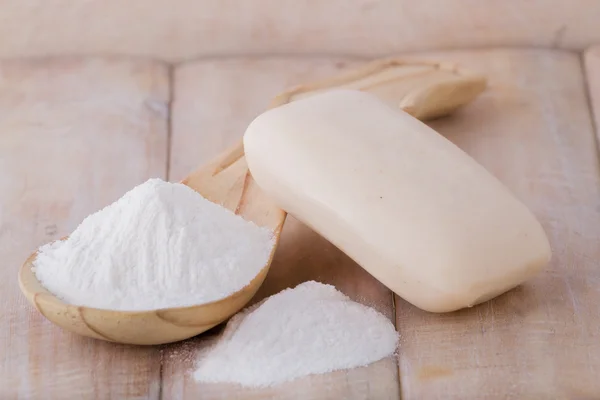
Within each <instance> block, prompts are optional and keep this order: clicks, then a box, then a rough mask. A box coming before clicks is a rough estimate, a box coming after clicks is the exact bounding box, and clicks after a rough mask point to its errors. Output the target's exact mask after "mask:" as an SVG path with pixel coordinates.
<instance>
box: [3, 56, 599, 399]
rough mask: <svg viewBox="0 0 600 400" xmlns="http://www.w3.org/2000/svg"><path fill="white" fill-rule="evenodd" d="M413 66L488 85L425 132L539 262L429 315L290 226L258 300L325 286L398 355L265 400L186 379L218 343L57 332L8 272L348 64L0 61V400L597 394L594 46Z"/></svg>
mask: <svg viewBox="0 0 600 400" xmlns="http://www.w3.org/2000/svg"><path fill="white" fill-rule="evenodd" d="M423 57H425V58H432V59H436V60H439V59H448V60H452V61H458V62H460V63H462V64H463V65H465V66H466V67H470V68H472V69H474V70H476V71H480V72H482V73H484V74H486V75H487V76H488V77H489V79H490V87H489V90H488V91H487V92H486V93H485V94H484V95H482V96H481V98H480V99H478V100H477V101H476V102H475V103H473V104H472V105H470V106H469V107H467V108H465V109H464V110H462V111H460V112H459V113H457V114H456V115H454V116H453V117H450V118H446V119H443V120H438V121H435V122H433V123H432V126H433V127H434V128H435V129H437V130H439V132H440V133H442V134H444V135H446V136H447V137H448V138H450V139H451V140H452V141H453V142H455V143H456V144H458V145H459V146H460V147H462V148H463V149H465V150H466V151H467V152H468V153H469V154H471V155H472V156H473V157H475V158H476V159H477V160H478V161H480V162H481V163H482V164H483V165H484V166H485V167H487V168H488V169H489V170H490V171H491V172H492V173H493V174H495V175H496V176H497V177H498V178H499V179H501V180H502V181H503V182H504V183H505V184H506V185H508V186H509V187H510V188H511V189H512V190H513V191H514V193H515V194H516V195H517V197H519V198H520V199H521V200H522V201H524V202H525V203H526V204H527V205H528V206H530V207H531V209H532V210H533V211H534V213H535V214H536V215H537V216H538V217H539V218H540V220H541V221H542V223H543V225H544V227H545V229H546V230H547V233H548V235H549V238H550V240H551V243H552V246H553V251H554V258H553V260H552V262H551V264H550V265H549V266H548V268H547V269H546V270H545V271H544V272H543V273H542V274H541V275H540V276H538V277H537V278H535V279H533V280H531V281H530V282H528V283H526V284H525V285H523V286H521V287H519V288H517V289H515V290H512V291H511V292H509V293H508V294H505V295H503V296H500V297H498V298H496V299H494V300H492V301H490V302H487V303H485V304H482V305H480V306H477V307H474V308H472V309H468V310H463V311H459V312H455V313H450V314H443V315H438V314H429V313H426V312H423V311H420V310H419V309H417V308H415V307H413V306H411V305H409V304H408V303H406V302H405V301H403V300H402V299H400V298H398V297H395V296H394V295H393V294H392V293H391V292H390V291H389V290H388V289H386V288H385V287H384V286H382V285H381V284H380V283H378V282H377V281H376V280H375V279H374V278H372V277H371V276H370V275H369V274H368V273H367V272H365V271H364V270H362V269H361V268H360V267H358V266H357V265H356V264H355V263H354V262H352V261H351V260H350V259H348V258H347V257H346V256H345V255H344V254H342V253H341V252H340V251H338V250H337V249H336V248H335V247H334V246H332V245H331V244H329V243H328V242H326V241H325V240H324V239H322V238H321V237H319V236H318V235H317V234H315V233H314V232H312V231H310V230H309V229H308V228H306V227H305V226H303V225H302V224H301V223H299V222H298V221H296V220H294V219H293V218H291V217H290V218H289V219H288V221H287V222H286V225H285V228H284V232H283V235H282V241H281V245H280V248H279V249H278V252H277V256H276V259H275V261H274V263H273V267H272V270H271V271H270V273H269V276H268V278H267V281H266V283H265V284H264V286H263V287H262V288H261V290H260V292H259V294H258V295H257V298H256V299H257V300H258V299H260V298H263V297H264V296H267V295H270V294H273V293H276V292H278V291H279V290H281V289H283V288H286V287H289V286H294V285H296V284H298V283H300V282H303V281H305V280H310V279H314V280H318V281H322V282H327V283H332V284H334V285H336V287H337V288H338V289H340V290H341V291H343V292H344V293H346V294H348V295H349V296H351V297H352V298H353V299H355V300H357V301H360V302H362V303H365V304H368V305H370V306H373V307H375V308H376V309H378V310H379V311H381V312H383V313H384V314H385V315H387V316H388V317H389V318H390V319H391V320H392V321H394V322H395V324H396V327H397V329H398V331H399V332H400V334H401V345H400V348H399V351H398V356H397V357H394V358H389V359H385V360H382V361H380V362H377V363H375V364H372V365H370V366H368V367H365V368H359V369H355V370H350V371H339V372H335V373H331V374H326V375H321V376H314V377H308V378H304V379H299V380H297V381H294V382H291V383H289V384H284V385H281V386H279V387H276V388H272V389H268V390H247V389H243V388H240V387H237V386H234V385H205V384H202V385H200V384H196V383H195V382H194V381H193V379H192V378H191V377H190V374H189V373H190V371H191V370H192V369H193V365H194V360H195V358H196V356H197V353H198V352H199V351H201V350H202V349H203V348H205V347H206V346H207V345H209V344H210V343H211V341H212V340H214V338H215V337H216V335H217V334H218V332H219V330H218V329H216V330H213V331H211V332H209V333H207V334H205V335H201V336H199V337H196V338H193V339H190V340H187V341H185V342H182V343H177V344H171V345H166V346H156V347H134V346H124V345H115V344H110V343H106V342H101V341H96V340H91V339H86V338H82V337H77V336H75V335H72V334H70V333H67V332H64V331H62V330H60V329H59V328H56V327H54V326H53V325H52V324H50V323H49V322H48V321H46V320H45V319H44V318H43V317H42V316H41V315H39V314H38V313H37V312H36V311H35V310H34V309H33V308H31V307H30V306H29V305H28V304H27V303H26V301H25V299H24V297H23V296H22V295H21V294H20V292H19V289H18V286H17V280H16V275H17V270H18V267H19V265H20V264H21V263H22V262H23V261H24V260H25V258H26V257H27V256H28V255H29V254H30V253H31V252H32V251H34V250H35V249H36V247H38V246H39V245H41V244H43V243H45V242H48V241H50V240H54V239H57V238H59V237H61V236H62V235H65V234H68V233H69V232H70V231H72V230H73V229H74V228H75V227H76V226H77V224H78V223H79V222H80V221H81V220H82V218H83V217H85V216H86V215H87V214H89V213H91V212H93V211H95V210H97V209H99V208H100V207H102V206H104V205H106V204H109V203H110V202H112V201H114V200H116V199H117V198H119V197H120V196H121V195H122V194H123V193H124V192H125V191H126V190H128V189H130V188H131V187H133V186H134V185H136V184H139V183H141V182H143V181H144V180H145V179H147V178H149V177H161V178H164V179H169V180H172V181H176V180H178V179H180V178H182V177H183V176H185V175H186V174H187V172H189V171H190V170H191V169H193V168H194V167H196V166H197V165H199V164H202V163H203V162H206V161H207V160H208V159H209V158H210V157H211V156H213V155H214V154H215V153H217V152H218V151H220V150H222V149H224V148H225V147H227V146H228V145H230V144H232V143H233V142H234V141H235V140H236V139H238V138H239V137H240V136H241V134H242V133H243V131H244V129H245V126H246V125H247V124H248V122H249V121H250V120H251V119H252V118H253V117H254V116H256V115H257V114H258V113H259V112H261V111H262V110H263V109H264V108H265V107H266V105H267V104H268V102H269V100H270V98H271V97H272V96H273V95H275V94H277V93H278V92H280V91H281V90H283V89H284V88H286V87H289V86H290V85H293V84H297V83H301V82H304V81H309V80H312V79H314V78H317V77H324V76H327V75H330V74H332V73H335V72H336V71H339V70H341V69H344V68H348V67H352V66H357V65H359V64H361V63H362V62H363V60H359V59H330V58H257V59H249V58H241V59H240V58H236V59H221V60H204V61H197V62H194V61H191V62H188V63H185V64H182V65H174V66H172V65H166V64H163V63H160V62H155V61H148V60H141V59H127V58H56V59H38V60H31V61H0V259H1V260H2V264H1V267H0V300H1V301H2V304H3V307H2V309H1V311H0V398H1V399H13V398H22V399H67V398H69V399H75V398H76V399H87V398H93V399H108V398H111V399H123V398H128V399H130V398H131V399H184V398H194V399H196V398H201V399H233V398H245V399H265V398H273V399H398V398H400V397H402V398H404V399H438V398H439V399H457V400H458V399H505V398H514V399H522V398H527V399H550V398H552V399H563V398H564V399H593V398H600V313H599V312H598V307H597V304H598V303H600V170H599V159H598V147H597V139H596V133H597V132H595V131H594V129H595V128H594V127H595V123H594V116H596V121H598V120H600V49H595V50H591V51H589V52H588V53H587V54H585V55H581V54H576V53H570V52H565V51H559V50H533V49H531V50H524V49H497V50H480V51H463V52H455V53H443V54H440V53H438V54H425V55H419V58H423Z"/></svg>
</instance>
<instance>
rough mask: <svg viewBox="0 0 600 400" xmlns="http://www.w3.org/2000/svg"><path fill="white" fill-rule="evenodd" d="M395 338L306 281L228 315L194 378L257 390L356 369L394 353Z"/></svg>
mask: <svg viewBox="0 0 600 400" xmlns="http://www.w3.org/2000/svg"><path fill="white" fill-rule="evenodd" d="M397 342H398V334H397V333H396V330H395V329H394V326H393V325H392V323H391V322H390V321H389V320H388V319H387V318H386V317H385V316H383V315H382V314H380V313H378V312H377V311H375V310H374V309H372V308H370V307H367V306H364V305H362V304H359V303H355V302H353V301H351V300H350V299H349V298H348V297H346V296H345V295H344V294H342V293H341V292H339V291H337V290H336V289H335V288H334V287H333V286H331V285H325V284H321V283H318V282H314V281H310V282H305V283H303V284H301V285H298V286H297V287H295V288H294V289H287V290H284V291H282V292H280V293H278V294H276V295H273V296H271V297H269V298H268V299H266V300H265V301H263V302H262V303H261V304H258V305H256V306H254V307H251V308H249V309H247V310H244V311H243V312H241V313H239V314H237V315H236V316H234V317H233V318H232V319H231V320H230V321H229V323H228V324H227V327H226V328H225V331H224V332H223V334H222V336H221V338H220V339H219V341H218V342H217V343H216V344H215V345H214V346H213V347H212V348H211V349H209V350H208V351H207V352H206V353H205V354H202V355H201V356H200V359H199V361H198V364H197V369H196V371H195V372H194V378H195V379H196V380H197V381H200V382H231V383H239V384H241V385H244V386H251V387H264V386H272V385H276V384H279V383H282V382H286V381H290V380H293V379H295V378H299V377H301V376H305V375H310V374H319V373H326V372H331V371H335V370H340V369H347V368H354V367H360V366H364V365H367V364H370V363H372V362H375V361H378V360H380V359H382V358H385V357H387V356H389V355H391V354H393V353H394V351H395V349H396V345H397Z"/></svg>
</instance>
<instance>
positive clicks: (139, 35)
mask: <svg viewBox="0 0 600 400" xmlns="http://www.w3.org/2000/svg"><path fill="white" fill-rule="evenodd" d="M0 10H2V12H1V13H0V57H11V58H12V57H24V56H43V55H64V54H80V55H81V54H84V55H90V54H93V55H107V54H110V55H113V54H129V55H138V56H149V57H154V58H158V59H161V60H168V61H182V60H189V59H192V58H197V57H203V58H205V57H209V56H222V55H252V54H253V55H264V54H290V53H293V54H311V55H315V54H321V55H323V54H329V55H347V54H352V55H361V56H362V55H369V56H381V55H387V54H393V53H400V52H406V51H423V50H431V49H452V48H472V47H484V46H545V47H558V48H568V49H577V50H581V49H583V48H585V47H586V46H588V45H590V44H591V43H593V42H598V41H600V29H598V20H600V4H599V3H598V1H597V0H527V1H523V0H503V1H481V0H452V1H443V0H423V1H420V2H419V3H418V4H415V2H414V1H412V0H354V1H352V2H351V3H349V2H348V1H346V0H328V1H322V0H302V1H298V0H254V1H252V2H244V1H242V2H240V1H236V0H128V1H127V2H123V1H122V0H103V1H81V0H1V1H0Z"/></svg>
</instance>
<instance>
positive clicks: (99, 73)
mask: <svg viewBox="0 0 600 400" xmlns="http://www.w3.org/2000/svg"><path fill="white" fill-rule="evenodd" d="M168 99H169V86H168V70H167V67H165V66H164V65H162V64H158V63H153V62H140V61H127V60H94V59H89V60H81V59H60V60H38V61H22V62H21V61H1V62H0V259H1V260H2V265H1V266H0V301H1V302H2V308H1V309H0V398H2V399H14V398H19V399H67V398H79V399H88V398H96V399H107V398H114V399H117V398H120V399H122V398H128V399H130V398H133V399H135V398H139V399H146V398H157V397H158V394H159V389H160V376H159V374H160V352H159V350H158V349H157V348H152V347H133V346H118V345H113V344H109V343H107V342H102V341H97V340H92V339H87V338H83V337H79V336H76V335H73V334H70V333H68V332H65V331H63V330H61V329H59V328H57V327H55V326H54V325H52V324H51V323H50V322H48V321H47V320H46V319H45V318H44V317H42V316H41V315H40V314H39V313H38V312H37V311H36V310H35V309H33V308H32V307H31V306H29V304H28V303H27V302H26V301H25V297H24V296H23V295H22V294H21V293H20V291H19V287H18V285H17V284H16V276H17V275H16V274H17V271H18V268H19V265H20V264H22V263H23V261H24V260H25V259H26V258H27V257H28V255H29V254H31V253H32V252H33V251H34V250H35V249H36V248H37V247H38V246H39V245H41V244H44V243H46V242H48V241H51V240H54V239H58V238H59V237H62V236H64V235H66V234H68V233H69V232H71V231H72V230H73V229H74V228H75V227H76V226H77V224H78V223H79V222H81V220H82V219H83V218H84V217H85V216H86V215H87V214H89V213H91V212H93V211H95V210H97V209H99V208H100V207H102V206H104V205H107V204H109V203H111V202H113V201H114V200H116V199H117V198H119V197H120V196H121V195H122V194H123V193H124V192H125V191H127V190H128V189H130V188H131V187H132V186H134V185H136V184H139V183H141V182H143V181H144V180H145V179H147V178H148V177H150V176H164V174H165V166H166V161H167V157H166V155H167V153H166V149H167V119H168V118H167V115H168Z"/></svg>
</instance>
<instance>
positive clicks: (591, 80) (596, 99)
mask: <svg viewBox="0 0 600 400" xmlns="http://www.w3.org/2000/svg"><path fill="white" fill-rule="evenodd" d="M583 60H584V66H585V78H586V82H587V84H588V88H587V89H588V95H589V98H590V103H591V108H592V112H593V116H594V127H595V128H596V138H597V142H596V144H597V145H599V143H600V45H597V46H593V47H590V48H589V49H587V50H586V52H585V53H584V55H583ZM598 148H599V150H600V145H599V147H598Z"/></svg>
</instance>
